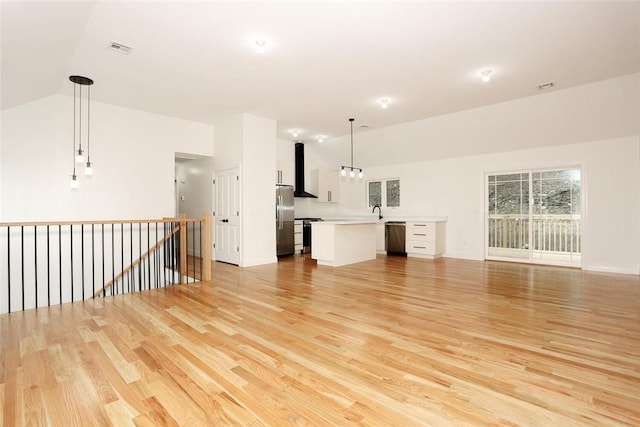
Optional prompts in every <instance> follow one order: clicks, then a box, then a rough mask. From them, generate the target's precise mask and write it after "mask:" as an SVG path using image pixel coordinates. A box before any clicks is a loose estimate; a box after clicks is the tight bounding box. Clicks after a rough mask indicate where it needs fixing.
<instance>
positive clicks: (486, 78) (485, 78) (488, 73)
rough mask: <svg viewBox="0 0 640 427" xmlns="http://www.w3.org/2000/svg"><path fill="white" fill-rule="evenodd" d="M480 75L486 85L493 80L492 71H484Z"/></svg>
mask: <svg viewBox="0 0 640 427" xmlns="http://www.w3.org/2000/svg"><path fill="white" fill-rule="evenodd" d="M480 75H481V76H482V81H483V82H485V83H486V82H488V81H489V80H491V70H484V71H482V72H481V73H480Z"/></svg>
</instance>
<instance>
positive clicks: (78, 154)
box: [69, 76, 93, 189]
mask: <svg viewBox="0 0 640 427" xmlns="http://www.w3.org/2000/svg"><path fill="white" fill-rule="evenodd" d="M69 80H71V81H72V82H73V174H72V175H71V183H70V186H71V188H72V189H76V188H78V187H79V185H80V183H79V181H78V176H77V174H76V164H83V163H85V160H84V151H83V150H82V110H83V109H82V87H83V86H87V107H86V110H87V126H86V127H87V144H86V147H87V161H86V168H85V171H84V173H85V175H89V176H91V175H93V168H92V167H91V157H90V156H91V153H90V151H89V149H90V145H89V137H90V133H89V129H90V123H89V122H90V119H91V85H93V80H91V79H90V78H88V77H83V76H69ZM78 88H79V89H80V90H79V91H78ZM78 92H79V93H78ZM76 106H78V108H76ZM76 134H77V138H76ZM76 141H77V142H78V143H77V149H76Z"/></svg>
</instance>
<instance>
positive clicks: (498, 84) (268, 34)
mask: <svg viewBox="0 0 640 427" xmlns="http://www.w3.org/2000/svg"><path fill="white" fill-rule="evenodd" d="M0 12H1V25H2V27H1V34H0V35H1V49H2V52H1V57H0V59H1V62H2V63H1V72H2V75H1V87H0V89H1V103H2V104H1V105H2V108H3V109H4V108H9V107H12V106H16V105H19V104H22V103H25V102H28V101H31V100H35V99H38V98H41V97H44V96H48V95H52V94H57V93H67V94H70V93H71V92H72V84H71V83H70V82H69V80H68V76H69V75H71V74H80V75H85V76H89V77H91V78H92V79H94V80H95V85H94V86H93V87H92V94H91V95H92V98H93V99H95V100H99V101H102V102H106V103H111V104H116V105H122V106H125V107H129V108H134V109H140V110H144V111H149V112H153V113H158V114H164V115H168V116H173V117H179V118H184V119H189V120H195V121H200V122H206V123H214V121H215V119H216V118H217V117H218V116H220V115H224V114H230V113H239V112H247V113H251V114H255V115H258V116H263V117H268V118H272V119H275V120H277V122H278V137H280V138H283V139H289V140H292V139H301V140H305V141H311V140H313V139H314V138H315V137H316V136H318V135H326V136H327V137H335V136H339V135H344V134H346V133H348V129H349V123H348V121H347V118H349V117H355V118H356V130H359V129H360V128H359V126H363V125H367V126H369V127H370V128H380V127H385V126H390V125H393V124H398V123H402V122H407V121H412V120H417V119H421V118H426V117H432V116H436V115H442V114H447V113H451V112H455V111H460V110H465V109H469V108H473V107H478V106H482V105H487V104H493V103H498V102H503V101H507V100H511V99H515V98H520V97H524V96H530V95H535V94H537V93H540V91H539V89H538V88H537V86H538V85H540V84H543V83H547V82H554V84H555V86H554V87H553V88H551V89H548V90H558V89H563V88H568V87H572V86H577V85H582V84H586V83H590V82H594V81H598V80H603V79H608V78H613V77H618V76H622V75H627V74H631V73H636V72H639V71H640V2H621V3H617V2H584V3H583V2H419V1H412V2H402V1H395V2H391V1H387V2H382V1H371V2H363V1H331V2H329V1H326V2H313V1H309V2H307V1H298V2H293V1H282V2H274V1H255V2H244V1H233V2H230V1H220V2H217V1H191V2H190V1H172V2H168V1H167V2H165V1H75V2H73V1H72V2H58V1H55V2H52V1H43V2H38V1H35V2H31V1H6V0H2V2H1V10H0ZM256 39H261V40H264V41H265V42H266V45H265V53H264V54H262V55H258V54H257V53H256V51H255V47H256V46H255V40H256ZM113 41H115V42H118V43H121V44H124V45H127V46H130V47H132V48H133V50H132V51H131V53H130V54H128V55H124V54H121V53H117V52H114V51H112V50H110V49H108V46H109V45H110V43H111V42H113ZM486 69H491V70H492V73H491V81H490V82H488V83H483V82H482V81H481V79H480V77H481V76H480V72H481V71H483V70H486ZM381 98H386V99H388V100H389V108H387V109H382V108H380V105H379V104H378V101H379V100H380V99H381ZM292 129H299V130H300V134H299V136H298V137H294V136H293V135H292V134H291V130H292Z"/></svg>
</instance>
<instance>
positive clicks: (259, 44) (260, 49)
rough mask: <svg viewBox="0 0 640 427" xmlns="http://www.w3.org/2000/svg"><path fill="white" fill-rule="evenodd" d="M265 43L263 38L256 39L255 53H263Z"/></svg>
mask: <svg viewBox="0 0 640 427" xmlns="http://www.w3.org/2000/svg"><path fill="white" fill-rule="evenodd" d="M266 44H267V42H266V41H264V40H256V53H257V54H258V55H262V54H263V53H264V50H265V46H266Z"/></svg>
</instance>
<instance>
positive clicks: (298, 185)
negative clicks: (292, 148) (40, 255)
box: [293, 142, 318, 199]
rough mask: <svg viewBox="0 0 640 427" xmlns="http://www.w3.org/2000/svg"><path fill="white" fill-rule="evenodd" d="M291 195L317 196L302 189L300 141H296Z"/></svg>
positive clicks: (301, 146)
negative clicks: (293, 183) (294, 169)
mask: <svg viewBox="0 0 640 427" xmlns="http://www.w3.org/2000/svg"><path fill="white" fill-rule="evenodd" d="M293 196H294V197H313V198H314V199H317V198H318V196H314V195H313V194H311V193H307V192H306V191H305V190H304V144H303V143H302V142H296V188H295V191H294V192H293Z"/></svg>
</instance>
